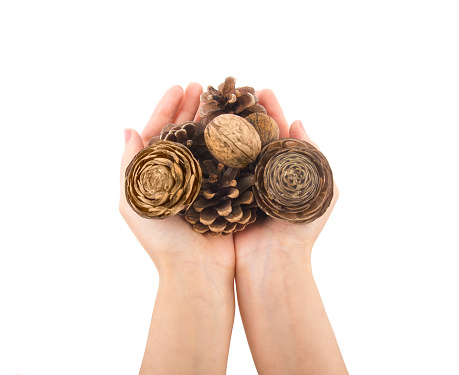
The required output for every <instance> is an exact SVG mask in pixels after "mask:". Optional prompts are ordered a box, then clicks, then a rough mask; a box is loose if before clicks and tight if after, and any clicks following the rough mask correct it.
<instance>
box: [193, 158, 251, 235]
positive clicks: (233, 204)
mask: <svg viewBox="0 0 459 375" xmlns="http://www.w3.org/2000/svg"><path fill="white" fill-rule="evenodd" d="M201 169H202V173H203V183H202V185H201V191H200V192H199V195H198V198H197V199H196V200H195V201H194V203H193V205H192V206H191V207H190V208H189V209H188V210H187V211H186V213H185V219H186V220H187V221H188V222H189V223H190V224H193V228H194V230H195V231H196V232H199V233H208V234H209V235H211V236H214V237H218V236H220V235H230V234H231V233H233V232H236V231H240V230H243V229H244V228H245V227H246V226H247V225H248V224H251V223H253V222H254V221H255V220H256V218H257V215H256V211H257V203H256V202H255V200H254V196H253V192H252V189H251V187H252V186H253V184H254V183H255V175H254V174H253V173H251V172H249V171H248V169H246V170H245V171H241V170H239V169H234V168H229V167H226V166H224V165H223V164H222V163H219V162H218V161H217V160H216V159H212V160H205V161H204V162H202V164H201Z"/></svg>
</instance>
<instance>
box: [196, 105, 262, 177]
mask: <svg viewBox="0 0 459 375" xmlns="http://www.w3.org/2000/svg"><path fill="white" fill-rule="evenodd" d="M204 138H205V140H206V145H207V147H208V149H209V151H210V152H211V153H212V155H213V156H214V157H215V158H216V159H217V160H219V161H220V162H221V163H223V164H225V165H226V166H228V167H231V168H239V169H240V168H244V167H246V166H247V165H248V164H250V163H252V162H254V161H255V159H256V158H257V156H258V154H259V153H260V151H261V141H260V137H259V135H258V133H257V132H256V130H255V128H254V127H253V126H252V125H251V124H250V123H249V122H247V121H246V120H245V119H243V118H242V117H240V116H237V115H231V114H223V115H220V116H218V117H216V118H214V119H213V120H212V121H211V122H210V124H208V125H207V127H206V130H205V131H204Z"/></svg>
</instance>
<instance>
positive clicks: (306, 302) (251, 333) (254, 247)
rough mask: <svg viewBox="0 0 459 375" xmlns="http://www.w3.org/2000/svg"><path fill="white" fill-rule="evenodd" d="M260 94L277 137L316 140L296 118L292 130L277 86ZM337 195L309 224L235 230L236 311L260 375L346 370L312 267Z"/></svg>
mask: <svg viewBox="0 0 459 375" xmlns="http://www.w3.org/2000/svg"><path fill="white" fill-rule="evenodd" d="M258 98H259V100H260V104H261V105H263V106H264V107H265V108H266V110H267V112H268V114H269V115H270V116H271V117H273V118H274V119H275V120H276V122H277V124H278V125H279V133H280V134H279V135H280V138H286V137H289V136H290V137H292V138H297V139H302V140H305V141H307V142H309V143H312V141H311V140H310V139H309V137H308V136H307V134H306V132H305V131H304V129H303V128H302V125H301V123H300V122H299V121H295V122H294V123H293V124H292V125H291V126H290V129H289V127H288V124H287V121H286V119H285V117H284V115H283V113H282V109H281V107H280V105H279V103H278V101H277V99H276V97H275V96H274V94H273V92H272V91H270V90H262V91H260V92H259V93H258ZM312 144H313V143H312ZM314 146H316V145H314ZM316 147H317V146H316ZM337 199H338V188H337V187H336V184H335V185H334V196H333V200H332V202H331V205H330V207H329V208H328V210H327V211H326V212H325V214H324V215H322V216H321V217H320V218H319V219H317V220H315V221H313V222H312V223H309V224H294V223H289V222H287V221H283V220H275V219H272V218H270V217H265V218H263V219H261V218H260V219H258V220H257V221H256V222H255V223H253V224H251V225H248V226H247V227H246V228H245V230H243V231H241V232H238V233H236V234H235V235H234V246H235V252H236V276H235V279H236V289H237V297H238V303H239V311H240V313H241V318H242V322H243V323H244V329H245V332H246V335H247V341H248V343H249V346H250V350H251V352H252V356H253V359H254V362H255V366H256V367H257V370H258V372H259V373H261V374H268V375H269V374H281V373H282V374H333V375H338V374H343V375H344V374H347V370H346V366H345V365H344V362H343V359H342V357H341V353H340V351H339V348H338V344H337V342H336V339H335V336H334V333H333V330H332V328H331V325H330V322H329V321H328V318H327V315H326V313H325V309H324V306H323V304H322V300H321V298H320V295H319V292H318V290H317V287H316V284H315V282H314V278H313V276H312V268H311V250H312V246H313V245H314V242H315V241H316V239H317V237H318V236H319V234H320V232H321V231H322V229H323V227H324V225H325V223H326V222H327V220H328V217H329V216H330V213H331V211H332V210H333V207H334V205H335V203H336V200H337Z"/></svg>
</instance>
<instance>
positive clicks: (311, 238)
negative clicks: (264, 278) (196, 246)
mask: <svg viewBox="0 0 459 375" xmlns="http://www.w3.org/2000/svg"><path fill="white" fill-rule="evenodd" d="M257 96H258V98H259V104H261V105H263V106H264V107H265V108H266V110H267V112H268V115H270V116H271V117H272V118H274V120H276V122H277V124H278V126H279V137H280V138H287V137H291V138H297V139H301V140H304V141H307V142H309V143H311V144H312V145H314V146H315V147H316V148H318V146H317V145H316V144H315V143H314V142H312V141H311V139H310V138H309V136H308V135H307V134H306V131H305V130H304V128H303V126H302V124H301V122H300V121H295V122H293V123H292V125H291V126H290V129H289V126H288V123H287V120H286V119H285V116H284V113H283V112H282V108H281V107H280V105H279V102H278V101H277V99H276V97H275V95H274V93H273V92H272V91H271V90H262V91H259V92H257ZM333 189H334V196H333V200H332V202H331V204H330V207H329V208H328V210H327V211H326V213H325V214H324V215H323V216H321V217H320V218H319V219H317V220H315V221H313V222H312V223H309V224H294V223H289V222H287V221H283V220H276V219H273V218H271V217H266V218H262V219H258V220H257V221H256V222H255V223H254V224H251V225H248V226H247V227H246V229H245V230H243V231H241V232H237V233H236V234H235V235H234V245H235V251H236V263H239V264H241V263H242V262H245V263H246V264H250V265H251V266H252V267H257V266H259V267H263V266H264V264H265V260H266V259H265V258H266V255H267V254H268V253H267V251H266V250H267V249H273V250H274V249H276V250H275V251H276V254H272V253H269V254H270V255H272V256H274V255H278V256H280V257H282V254H283V253H284V255H285V252H288V259H291V257H292V255H298V256H300V257H301V258H304V257H306V258H310V255H311V250H312V246H313V245H314V243H315V241H316V240H317V237H318V236H319V234H320V232H321V231H322V229H323V227H324V226H325V223H326V222H327V220H328V218H329V216H330V214H331V212H332V210H333V207H334V205H335V203H336V201H337V199H338V195H339V192H338V187H337V186H336V183H334V187H333Z"/></svg>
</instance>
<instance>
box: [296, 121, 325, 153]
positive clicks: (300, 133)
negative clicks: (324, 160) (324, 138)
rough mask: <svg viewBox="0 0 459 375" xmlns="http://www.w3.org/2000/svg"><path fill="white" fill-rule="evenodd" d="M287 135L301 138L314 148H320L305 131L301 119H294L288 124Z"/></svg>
mask: <svg viewBox="0 0 459 375" xmlns="http://www.w3.org/2000/svg"><path fill="white" fill-rule="evenodd" d="M289 135H290V138H296V139H301V140H303V141H306V142H308V143H310V144H312V145H313V146H314V147H315V148H317V149H318V150H320V149H319V146H317V144H315V143H314V142H313V141H312V140H311V138H310V137H309V135H308V134H307V133H306V130H305V128H304V125H303V123H302V122H301V121H299V120H296V121H294V122H293V124H292V125H291V126H290V129H289Z"/></svg>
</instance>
